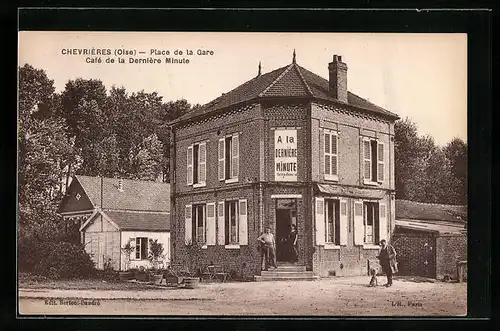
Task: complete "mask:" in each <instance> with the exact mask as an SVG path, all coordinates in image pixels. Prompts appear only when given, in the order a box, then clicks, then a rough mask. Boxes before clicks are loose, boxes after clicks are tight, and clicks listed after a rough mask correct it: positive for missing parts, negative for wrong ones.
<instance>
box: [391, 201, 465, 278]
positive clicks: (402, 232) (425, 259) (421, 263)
mask: <svg viewBox="0 0 500 331" xmlns="http://www.w3.org/2000/svg"><path fill="white" fill-rule="evenodd" d="M395 223H396V224H395V225H396V226H395V229H394V233H393V236H392V239H391V241H392V245H393V246H394V248H395V249H396V252H397V260H398V267H399V274H401V275H415V276H424V277H429V278H437V279H444V278H449V279H454V278H456V277H457V263H459V262H462V261H467V206H455V205H442V204H430V203H420V202H414V201H407V200H396V222H395Z"/></svg>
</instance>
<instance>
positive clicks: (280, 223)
mask: <svg viewBox="0 0 500 331" xmlns="http://www.w3.org/2000/svg"><path fill="white" fill-rule="evenodd" d="M296 206H297V204H296V201H295V199H277V201H276V261H277V262H287V263H290V262H292V256H291V252H290V245H289V242H288V238H289V234H290V231H291V226H292V224H293V225H295V226H297V207H296Z"/></svg>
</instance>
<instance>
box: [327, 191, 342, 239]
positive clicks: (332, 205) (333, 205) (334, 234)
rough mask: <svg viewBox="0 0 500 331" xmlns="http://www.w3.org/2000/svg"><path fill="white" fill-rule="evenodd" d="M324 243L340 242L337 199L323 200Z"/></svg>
mask: <svg viewBox="0 0 500 331" xmlns="http://www.w3.org/2000/svg"><path fill="white" fill-rule="evenodd" d="M325 207H326V210H325V234H326V241H325V243H332V244H335V245H339V244H340V213H339V211H340V210H339V209H340V208H339V200H330V199H327V200H325Z"/></svg>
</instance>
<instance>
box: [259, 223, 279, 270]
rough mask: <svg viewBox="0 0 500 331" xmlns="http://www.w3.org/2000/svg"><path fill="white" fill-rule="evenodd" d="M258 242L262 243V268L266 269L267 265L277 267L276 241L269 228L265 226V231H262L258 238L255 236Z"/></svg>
mask: <svg viewBox="0 0 500 331" xmlns="http://www.w3.org/2000/svg"><path fill="white" fill-rule="evenodd" d="M257 240H258V241H259V243H260V244H261V245H262V249H261V250H260V254H261V259H262V270H268V268H269V265H271V266H273V267H274V268H277V266H276V254H275V253H274V252H275V250H276V242H275V240H274V235H273V234H272V233H271V228H270V227H266V232H264V233H263V234H262V235H261V236H260V237H259V238H257Z"/></svg>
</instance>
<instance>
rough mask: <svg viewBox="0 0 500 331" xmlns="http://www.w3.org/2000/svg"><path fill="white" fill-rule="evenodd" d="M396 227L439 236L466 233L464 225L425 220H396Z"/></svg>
mask: <svg viewBox="0 0 500 331" xmlns="http://www.w3.org/2000/svg"><path fill="white" fill-rule="evenodd" d="M396 227H399V228H403V229H408V230H414V231H425V232H434V233H439V234H444V233H464V232H465V231H466V230H465V225H464V224H459V223H442V222H433V221H423V220H396Z"/></svg>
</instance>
